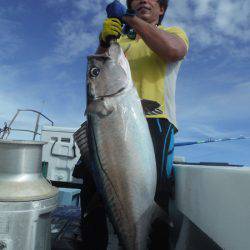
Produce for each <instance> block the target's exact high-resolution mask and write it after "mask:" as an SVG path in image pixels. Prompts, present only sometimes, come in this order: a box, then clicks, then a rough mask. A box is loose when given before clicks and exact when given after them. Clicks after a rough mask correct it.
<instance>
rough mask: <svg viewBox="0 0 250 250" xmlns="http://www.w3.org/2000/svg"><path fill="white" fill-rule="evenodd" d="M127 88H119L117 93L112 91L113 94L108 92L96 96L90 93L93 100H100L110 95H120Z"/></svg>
mask: <svg viewBox="0 0 250 250" xmlns="http://www.w3.org/2000/svg"><path fill="white" fill-rule="evenodd" d="M125 89H126V88H125V87H122V88H120V89H119V90H117V91H116V92H115V93H112V94H108V95H102V96H94V95H91V94H90V95H89V97H90V99H91V100H92V101H98V100H103V99H104V98H109V97H114V96H116V95H119V94H121V93H122V92H123V91H124V90H125Z"/></svg>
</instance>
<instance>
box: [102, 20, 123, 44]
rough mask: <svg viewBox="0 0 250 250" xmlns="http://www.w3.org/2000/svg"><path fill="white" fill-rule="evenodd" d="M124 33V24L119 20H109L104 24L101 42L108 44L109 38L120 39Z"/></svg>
mask: <svg viewBox="0 0 250 250" xmlns="http://www.w3.org/2000/svg"><path fill="white" fill-rule="evenodd" d="M121 33H122V23H121V21H120V20H119V19H117V18H107V19H106V20H105V21H104V23H103V30H102V33H101V37H100V38H101V40H102V41H103V42H104V43H108V41H107V38H108V37H111V36H112V37H116V38H119V37H120V35H121Z"/></svg>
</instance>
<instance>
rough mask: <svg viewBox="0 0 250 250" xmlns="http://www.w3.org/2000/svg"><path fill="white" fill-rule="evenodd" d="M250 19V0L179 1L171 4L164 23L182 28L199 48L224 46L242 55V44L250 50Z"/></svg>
mask: <svg viewBox="0 0 250 250" xmlns="http://www.w3.org/2000/svg"><path fill="white" fill-rule="evenodd" d="M249 20H250V2H249V1H245V0H238V1H233V0H192V1H187V0H186V1H183V0H176V1H170V7H169V9H168V11H167V19H166V20H165V22H164V23H165V25H167V24H168V25H172V24H177V25H180V26H182V27H183V28H184V29H185V30H186V32H187V33H188V34H189V36H190V38H191V40H192V42H193V45H194V44H195V46H196V49H198V48H197V45H198V46H201V47H209V46H214V45H222V46H223V47H224V48H228V50H234V51H238V52H240V49H239V48H238V47H239V46H238V43H239V42H243V43H245V45H244V46H245V47H247V50H248V51H249V50H250V49H249V41H250V26H249ZM235 54H237V52H236V53H235ZM239 55H240V56H241V54H239Z"/></svg>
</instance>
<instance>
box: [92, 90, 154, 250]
mask: <svg viewBox="0 0 250 250" xmlns="http://www.w3.org/2000/svg"><path fill="white" fill-rule="evenodd" d="M111 101H112V103H113V105H114V107H115V109H114V110H115V111H113V112H112V113H111V114H109V115H108V116H105V117H102V118H100V117H98V116H93V117H91V127H92V133H91V138H92V145H95V149H94V152H95V162H96V165H95V167H96V168H97V169H96V171H95V172H96V173H97V176H96V178H98V179H99V180H98V182H99V183H100V185H101V186H102V189H103V193H104V196H105V200H106V204H107V207H108V210H109V213H110V215H111V218H112V221H113V223H114V226H115V228H116V229H117V230H118V234H119V237H120V239H121V241H122V243H123V245H124V247H125V249H127V250H142V249H145V246H144V245H145V238H146V235H147V230H148V227H149V226H150V222H151V221H150V209H151V207H152V205H153V203H154V193H155V186H156V167H155V159H154V153H153V152H154V150H153V145H152V141H151V137H150V134H149V130H148V125H147V122H146V119H145V117H144V115H143V111H142V108H141V105H140V100H139V98H138V95H137V92H136V90H135V89H134V88H132V89H131V90H130V91H127V92H125V93H123V94H121V95H118V96H115V97H112V100H111ZM142 225H143V226H142Z"/></svg>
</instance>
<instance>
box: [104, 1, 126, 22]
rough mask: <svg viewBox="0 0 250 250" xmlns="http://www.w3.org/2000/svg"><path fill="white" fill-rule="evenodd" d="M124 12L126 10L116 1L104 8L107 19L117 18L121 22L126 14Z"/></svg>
mask: <svg viewBox="0 0 250 250" xmlns="http://www.w3.org/2000/svg"><path fill="white" fill-rule="evenodd" d="M126 11H127V8H126V7H125V6H124V5H123V4H121V3H120V2H119V1H118V0H115V1H113V2H112V3H110V4H109V5H108V6H107V8H106V12H107V15H108V18H118V19H119V20H120V21H121V22H122V17H123V16H124V15H125V14H126Z"/></svg>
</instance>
